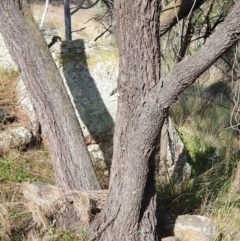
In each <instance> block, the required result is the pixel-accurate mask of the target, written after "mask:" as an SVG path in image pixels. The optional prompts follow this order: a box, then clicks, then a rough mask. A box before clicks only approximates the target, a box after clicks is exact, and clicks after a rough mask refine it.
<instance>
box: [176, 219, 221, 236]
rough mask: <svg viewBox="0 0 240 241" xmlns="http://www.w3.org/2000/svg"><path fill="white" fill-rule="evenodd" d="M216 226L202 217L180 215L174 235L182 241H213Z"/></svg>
mask: <svg viewBox="0 0 240 241" xmlns="http://www.w3.org/2000/svg"><path fill="white" fill-rule="evenodd" d="M216 230H217V229H216V225H215V224H214V223H213V222H212V221H211V220H210V219H208V218H206V217H204V216H200V215H188V214H187V215H180V216H178V217H177V219H176V222H175V226H174V235H175V236H176V237H178V238H179V239H180V240H181V241H193V240H194V241H213V240H214V237H215V235H216Z"/></svg>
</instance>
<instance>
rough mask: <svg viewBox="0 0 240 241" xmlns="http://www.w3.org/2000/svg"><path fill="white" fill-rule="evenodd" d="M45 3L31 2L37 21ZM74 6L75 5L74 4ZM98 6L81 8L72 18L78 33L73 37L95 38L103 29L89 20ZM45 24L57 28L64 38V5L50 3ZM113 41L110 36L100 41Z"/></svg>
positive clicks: (74, 28)
mask: <svg viewBox="0 0 240 241" xmlns="http://www.w3.org/2000/svg"><path fill="white" fill-rule="evenodd" d="M44 7H45V5H44V4H40V3H39V4H36V3H35V4H31V9H32V12H33V16H34V18H35V20H36V22H40V21H41V18H42V13H43V10H44ZM72 7H73V5H72ZM97 11H98V10H97V9H96V7H93V8H91V9H87V10H79V11H78V12H76V13H75V14H74V15H73V16H72V18H71V22H72V31H73V32H74V33H77V34H78V35H77V36H76V35H74V34H73V38H74V39H75V38H81V37H82V38H86V39H90V40H94V39H95V38H96V37H97V36H99V34H100V33H101V32H102V31H103V28H102V27H101V26H100V25H99V24H98V23H97V22H95V21H89V20H90V19H92V18H93V17H94V15H95V14H96V13H97ZM44 26H46V27H47V28H53V29H57V31H58V35H59V36H60V37H61V38H62V39H64V38H65V36H64V10H63V5H62V4H60V5H56V6H55V5H51V4H50V5H49V8H48V12H47V15H46V19H45V22H44ZM111 41H112V39H111V38H110V37H105V36H103V37H102V38H100V39H99V42H101V43H104V44H109V43H110V42H111Z"/></svg>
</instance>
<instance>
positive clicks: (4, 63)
mask: <svg viewBox="0 0 240 241" xmlns="http://www.w3.org/2000/svg"><path fill="white" fill-rule="evenodd" d="M0 69H5V70H14V71H17V70H18V68H17V65H16V64H15V62H14V61H13V60H12V57H11V55H10V54H9V52H8V49H7V47H6V45H5V43H4V41H3V37H2V35H1V34H0Z"/></svg>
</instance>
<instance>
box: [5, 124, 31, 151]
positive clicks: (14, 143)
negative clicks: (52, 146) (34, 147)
mask: <svg viewBox="0 0 240 241" xmlns="http://www.w3.org/2000/svg"><path fill="white" fill-rule="evenodd" d="M32 140H33V135H32V133H31V132H30V131H29V130H28V129H27V128H25V127H21V126H16V127H7V128H6V129H5V130H4V131H1V132H0V149H1V150H8V149H12V148H20V149H25V148H26V147H28V146H29V145H30V144H31V142H32Z"/></svg>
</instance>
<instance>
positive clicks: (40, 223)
mask: <svg viewBox="0 0 240 241" xmlns="http://www.w3.org/2000/svg"><path fill="white" fill-rule="evenodd" d="M8 187H9V186H8ZM106 197H107V191H96V192H95V191H91V192H86V191H81V190H78V191H73V192H69V193H63V191H62V190H61V189H59V188H57V187H56V186H52V185H50V184H44V183H34V184H30V183H22V184H15V185H12V186H11V188H10V189H9V197H8V198H7V199H10V200H8V202H3V203H2V204H0V211H1V212H0V223H1V225H0V235H1V236H0V237H2V240H26V241H27V240H29V241H36V240H58V239H57V238H56V237H58V236H59V235H60V234H61V235H62V232H63V231H62V230H72V231H73V232H74V233H75V235H74V236H73V234H70V233H68V234H67V237H68V238H69V237H74V238H76V240H84V236H85V235H86V233H83V230H84V228H85V227H86V226H87V225H88V224H89V222H90V221H91V220H92V218H93V216H94V215H95V214H96V213H97V212H99V211H100V210H101V209H102V207H103V204H104V203H105V201H106ZM65 236H66V234H65ZM55 238H56V239H55ZM0 240H1V239H0ZM63 240H75V239H71V238H69V239H63Z"/></svg>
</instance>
